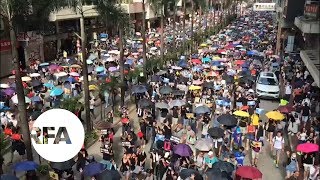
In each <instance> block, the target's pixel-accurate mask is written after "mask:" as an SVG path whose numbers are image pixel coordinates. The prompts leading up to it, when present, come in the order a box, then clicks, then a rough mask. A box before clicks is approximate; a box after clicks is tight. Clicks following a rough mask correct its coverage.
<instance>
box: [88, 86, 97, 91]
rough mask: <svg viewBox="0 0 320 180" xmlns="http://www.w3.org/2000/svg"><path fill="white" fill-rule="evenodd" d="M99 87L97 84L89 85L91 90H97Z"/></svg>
mask: <svg viewBox="0 0 320 180" xmlns="http://www.w3.org/2000/svg"><path fill="white" fill-rule="evenodd" d="M97 89H98V87H97V86H95V85H90V86H89V90H90V91H93V90H97Z"/></svg>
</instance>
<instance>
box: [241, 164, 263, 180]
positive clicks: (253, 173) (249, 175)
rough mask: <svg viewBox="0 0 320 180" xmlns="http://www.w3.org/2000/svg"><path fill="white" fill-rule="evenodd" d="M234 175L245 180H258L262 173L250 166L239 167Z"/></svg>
mask: <svg viewBox="0 0 320 180" xmlns="http://www.w3.org/2000/svg"><path fill="white" fill-rule="evenodd" d="M236 175H237V176H240V177H242V178H246V179H260V178H262V173H261V172H260V171H259V169H257V168H255V167H252V166H240V167H238V169H237V170H236Z"/></svg>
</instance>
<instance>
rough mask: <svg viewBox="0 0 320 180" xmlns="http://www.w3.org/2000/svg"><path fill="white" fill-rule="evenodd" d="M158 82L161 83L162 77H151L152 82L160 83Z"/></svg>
mask: <svg viewBox="0 0 320 180" xmlns="http://www.w3.org/2000/svg"><path fill="white" fill-rule="evenodd" d="M158 81H161V77H160V76H158V75H153V76H152V77H151V82H158Z"/></svg>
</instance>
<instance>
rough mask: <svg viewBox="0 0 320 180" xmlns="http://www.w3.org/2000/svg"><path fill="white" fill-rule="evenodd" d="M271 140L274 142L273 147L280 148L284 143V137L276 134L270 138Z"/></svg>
mask: <svg viewBox="0 0 320 180" xmlns="http://www.w3.org/2000/svg"><path fill="white" fill-rule="evenodd" d="M272 142H273V143H274V145H273V147H274V148H275V149H282V144H284V138H283V137H282V136H281V137H278V136H276V137H274V138H273V139H272Z"/></svg>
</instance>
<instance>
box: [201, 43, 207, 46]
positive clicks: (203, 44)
mask: <svg viewBox="0 0 320 180" xmlns="http://www.w3.org/2000/svg"><path fill="white" fill-rule="evenodd" d="M200 46H201V47H207V46H208V45H207V44H205V43H202V44H200Z"/></svg>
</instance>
